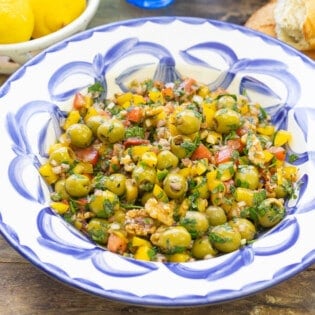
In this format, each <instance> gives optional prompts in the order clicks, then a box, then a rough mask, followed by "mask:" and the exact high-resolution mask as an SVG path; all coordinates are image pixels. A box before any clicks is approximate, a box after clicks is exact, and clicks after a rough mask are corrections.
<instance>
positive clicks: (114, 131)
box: [97, 119, 125, 143]
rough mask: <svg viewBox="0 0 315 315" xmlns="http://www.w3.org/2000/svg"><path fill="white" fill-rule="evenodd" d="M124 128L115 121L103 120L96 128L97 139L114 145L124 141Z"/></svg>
mask: <svg viewBox="0 0 315 315" xmlns="http://www.w3.org/2000/svg"><path fill="white" fill-rule="evenodd" d="M124 136H125V127H124V125H123V123H122V122H121V121H119V120H116V119H108V120H105V121H104V122H103V123H102V124H101V125H100V126H99V127H98V128H97V137H98V138H99V139H100V140H101V141H102V142H104V143H116V142H119V141H121V140H123V139H124Z"/></svg>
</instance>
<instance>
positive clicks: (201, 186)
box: [191, 176, 210, 199]
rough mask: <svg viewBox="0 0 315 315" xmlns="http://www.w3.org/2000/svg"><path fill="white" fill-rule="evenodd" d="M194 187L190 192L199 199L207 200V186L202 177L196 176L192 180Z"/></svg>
mask: <svg viewBox="0 0 315 315" xmlns="http://www.w3.org/2000/svg"><path fill="white" fill-rule="evenodd" d="M193 181H194V187H193V189H192V190H191V192H192V194H194V195H198V197H199V198H203V199H208V198H209V197H210V191H209V188H208V185H207V179H206V178H205V177H204V176H197V177H195V178H194V179H193Z"/></svg>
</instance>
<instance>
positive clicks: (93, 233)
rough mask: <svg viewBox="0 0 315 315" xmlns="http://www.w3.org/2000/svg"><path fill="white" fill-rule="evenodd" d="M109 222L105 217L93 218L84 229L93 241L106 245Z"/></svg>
mask: <svg viewBox="0 0 315 315" xmlns="http://www.w3.org/2000/svg"><path fill="white" fill-rule="evenodd" d="M109 227H110V224H109V223H108V221H107V220H105V219H100V218H93V219H91V220H90V222H89V223H88V224H87V226H86V231H87V232H88V234H89V235H90V237H91V238H92V240H93V241H95V242H97V243H98V244H102V245H106V244H107V240H108V236H109V232H108V230H109Z"/></svg>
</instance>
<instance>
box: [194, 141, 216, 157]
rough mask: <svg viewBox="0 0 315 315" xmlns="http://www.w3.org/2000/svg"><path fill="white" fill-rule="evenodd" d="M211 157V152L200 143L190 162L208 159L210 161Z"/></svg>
mask: <svg viewBox="0 0 315 315" xmlns="http://www.w3.org/2000/svg"><path fill="white" fill-rule="evenodd" d="M211 157H212V153H211V151H210V150H209V149H208V148H207V147H206V146H205V145H204V144H202V143H200V144H199V146H198V147H197V148H196V150H195V151H194V152H193V154H192V156H191V157H190V159H191V160H200V159H208V160H210V159H211Z"/></svg>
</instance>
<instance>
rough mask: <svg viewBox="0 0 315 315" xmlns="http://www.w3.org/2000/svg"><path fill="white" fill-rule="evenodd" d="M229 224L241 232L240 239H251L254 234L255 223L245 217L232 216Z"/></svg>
mask: <svg viewBox="0 0 315 315" xmlns="http://www.w3.org/2000/svg"><path fill="white" fill-rule="evenodd" d="M229 224H230V225H231V226H233V227H235V228H236V229H237V230H238V231H239V232H240V233H241V237H242V239H246V241H251V240H253V239H254V238H255V236H256V232H257V231H256V227H255V225H254V224H253V222H251V221H250V220H248V219H246V218H233V219H232V220H230V221H229Z"/></svg>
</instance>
